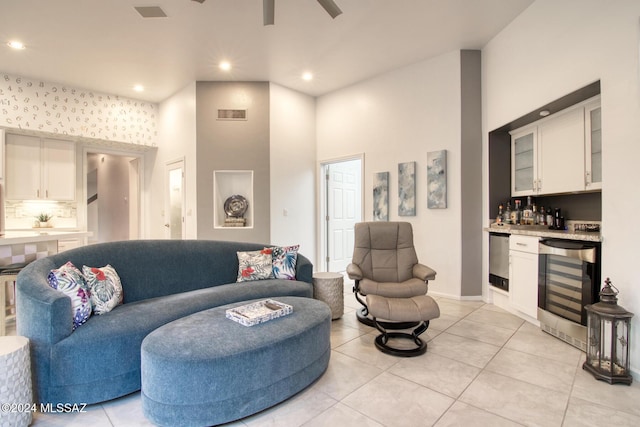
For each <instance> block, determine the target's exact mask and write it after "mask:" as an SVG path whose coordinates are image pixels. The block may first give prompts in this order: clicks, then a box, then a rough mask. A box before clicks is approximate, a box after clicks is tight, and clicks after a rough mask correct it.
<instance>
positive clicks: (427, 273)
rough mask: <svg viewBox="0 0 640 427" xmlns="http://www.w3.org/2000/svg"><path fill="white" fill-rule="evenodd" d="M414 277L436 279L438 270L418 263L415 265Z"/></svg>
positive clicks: (425, 279)
mask: <svg viewBox="0 0 640 427" xmlns="http://www.w3.org/2000/svg"><path fill="white" fill-rule="evenodd" d="M413 277H415V278H418V279H420V280H424V281H425V282H426V281H428V280H434V279H435V278H436V271H435V270H433V269H432V268H429V267H427V266H426V265H423V264H419V263H418V264H416V265H414V266H413Z"/></svg>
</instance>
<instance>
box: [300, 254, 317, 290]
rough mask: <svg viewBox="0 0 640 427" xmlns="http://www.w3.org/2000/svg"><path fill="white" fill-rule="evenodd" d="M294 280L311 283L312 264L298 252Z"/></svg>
mask: <svg viewBox="0 0 640 427" xmlns="http://www.w3.org/2000/svg"><path fill="white" fill-rule="evenodd" d="M296 280H299V281H301V282H307V283H309V284H313V264H312V263H311V261H310V260H309V258H307V257H305V256H304V255H301V254H298V258H297V260H296Z"/></svg>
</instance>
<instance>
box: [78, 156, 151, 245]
mask: <svg viewBox="0 0 640 427" xmlns="http://www.w3.org/2000/svg"><path fill="white" fill-rule="evenodd" d="M88 154H109V155H112V156H120V157H132V158H135V159H137V160H138V237H136V239H143V238H145V236H146V232H145V230H146V224H147V220H146V217H147V215H146V211H147V208H146V206H147V203H146V199H145V197H144V196H143V194H144V188H145V187H144V183H145V180H144V176H145V153H144V152H140V151H127V150H117V149H113V148H109V147H101V146H99V145H85V146H84V147H82V154H81V155H82V168H78V169H82V201H81V206H82V208H81V209H80V208H79V209H78V225H80V224H82V225H83V229H84V230H86V229H87V226H88V223H87V221H88V218H87V216H88V213H87V172H88V165H87V155H88ZM130 237H131V236H130Z"/></svg>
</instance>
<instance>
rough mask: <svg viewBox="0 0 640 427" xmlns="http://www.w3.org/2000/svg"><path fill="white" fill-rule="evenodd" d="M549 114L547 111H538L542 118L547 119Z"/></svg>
mask: <svg viewBox="0 0 640 427" xmlns="http://www.w3.org/2000/svg"><path fill="white" fill-rule="evenodd" d="M549 114H551V113H550V112H549V110H542V111H540V115H541V116H542V117H547V116H548V115H549Z"/></svg>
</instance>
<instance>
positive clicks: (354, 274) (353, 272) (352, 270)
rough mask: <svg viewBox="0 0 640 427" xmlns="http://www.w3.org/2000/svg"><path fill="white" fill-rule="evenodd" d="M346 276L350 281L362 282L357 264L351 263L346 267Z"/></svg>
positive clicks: (360, 271)
mask: <svg viewBox="0 0 640 427" xmlns="http://www.w3.org/2000/svg"><path fill="white" fill-rule="evenodd" d="M347 275H348V276H349V279H351V280H362V270H361V269H360V267H359V266H358V265H357V264H354V263H351V264H349V265H347Z"/></svg>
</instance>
